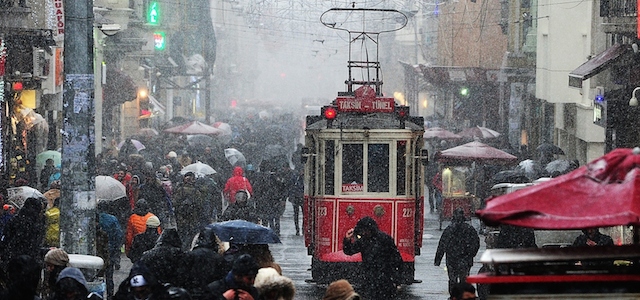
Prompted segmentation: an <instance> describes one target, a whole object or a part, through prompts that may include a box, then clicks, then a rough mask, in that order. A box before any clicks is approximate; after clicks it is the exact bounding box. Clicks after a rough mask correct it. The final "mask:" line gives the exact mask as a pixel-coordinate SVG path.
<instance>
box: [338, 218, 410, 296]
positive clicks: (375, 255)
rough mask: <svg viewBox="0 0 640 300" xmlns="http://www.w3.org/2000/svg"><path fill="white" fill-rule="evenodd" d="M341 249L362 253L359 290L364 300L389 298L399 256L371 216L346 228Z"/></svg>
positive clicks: (395, 282) (396, 279) (399, 264)
mask: <svg viewBox="0 0 640 300" xmlns="http://www.w3.org/2000/svg"><path fill="white" fill-rule="evenodd" d="M342 250H343V251H344V254H346V255H354V254H356V253H360V254H361V255H362V265H361V276H362V278H361V280H362V282H361V283H360V285H359V286H360V291H359V293H360V294H361V295H363V298H364V299H392V298H393V297H395V295H396V293H397V286H398V284H400V276H401V275H400V273H401V269H402V257H401V256H400V252H399V251H398V247H396V244H395V243H394V241H393V238H392V237H391V236H389V235H388V234H386V233H384V232H382V231H381V230H380V229H378V224H377V223H376V221H375V220H374V219H373V218H371V217H363V218H362V219H360V220H359V221H358V223H357V224H356V227H354V228H352V229H349V230H347V233H346V235H345V237H344V240H343V246H342Z"/></svg>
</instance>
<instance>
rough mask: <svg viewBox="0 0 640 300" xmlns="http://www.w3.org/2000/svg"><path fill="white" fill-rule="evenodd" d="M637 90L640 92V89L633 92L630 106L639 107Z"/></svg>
mask: <svg viewBox="0 0 640 300" xmlns="http://www.w3.org/2000/svg"><path fill="white" fill-rule="evenodd" d="M637 90H640V87H637V88H635V89H633V92H631V99H630V100H629V106H638V98H636V91H637Z"/></svg>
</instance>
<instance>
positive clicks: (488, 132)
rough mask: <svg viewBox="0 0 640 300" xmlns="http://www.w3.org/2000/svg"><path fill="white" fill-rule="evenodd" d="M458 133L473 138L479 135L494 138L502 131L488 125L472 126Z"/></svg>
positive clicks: (483, 137) (482, 137) (484, 137)
mask: <svg viewBox="0 0 640 300" xmlns="http://www.w3.org/2000/svg"><path fill="white" fill-rule="evenodd" d="M458 135H459V136H462V137H471V138H473V137H477V138H480V139H492V138H497V137H499V136H500V133H499V132H497V131H495V130H492V129H489V128H486V127H480V126H476V127H470V128H467V129H465V130H463V131H461V132H458Z"/></svg>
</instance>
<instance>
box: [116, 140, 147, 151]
mask: <svg viewBox="0 0 640 300" xmlns="http://www.w3.org/2000/svg"><path fill="white" fill-rule="evenodd" d="M125 142H126V141H122V142H120V144H118V149H122V146H124V143H125ZM131 143H132V144H133V146H134V147H136V150H138V151H140V150H144V149H146V147H145V146H144V145H143V144H142V143H141V142H140V141H138V140H131Z"/></svg>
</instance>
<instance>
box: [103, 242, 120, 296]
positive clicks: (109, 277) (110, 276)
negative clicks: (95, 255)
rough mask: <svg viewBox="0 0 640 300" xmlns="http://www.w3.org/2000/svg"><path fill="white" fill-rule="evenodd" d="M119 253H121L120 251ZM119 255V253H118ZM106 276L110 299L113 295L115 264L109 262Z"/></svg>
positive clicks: (105, 272) (105, 271)
mask: <svg viewBox="0 0 640 300" xmlns="http://www.w3.org/2000/svg"><path fill="white" fill-rule="evenodd" d="M118 254H119V253H118ZM118 256H119V255H118ZM104 277H105V281H106V284H107V299H108V300H110V299H111V298H112V297H113V292H114V291H113V288H114V284H113V265H112V264H107V265H106V268H105V270H104Z"/></svg>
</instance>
